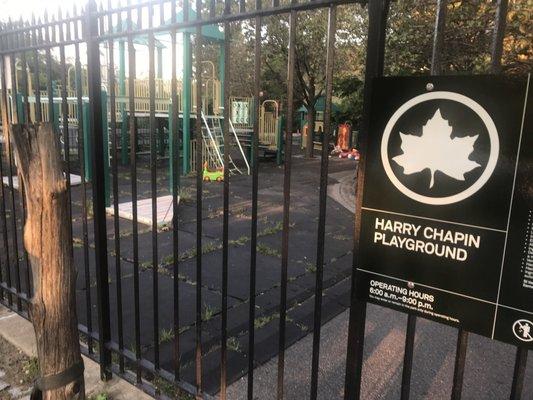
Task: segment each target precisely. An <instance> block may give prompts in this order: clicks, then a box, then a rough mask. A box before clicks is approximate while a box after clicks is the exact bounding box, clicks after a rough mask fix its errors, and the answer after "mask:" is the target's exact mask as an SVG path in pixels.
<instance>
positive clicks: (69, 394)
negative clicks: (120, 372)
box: [11, 123, 85, 400]
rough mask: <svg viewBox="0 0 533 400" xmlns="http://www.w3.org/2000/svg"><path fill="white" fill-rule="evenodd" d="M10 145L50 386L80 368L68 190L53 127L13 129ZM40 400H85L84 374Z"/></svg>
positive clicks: (33, 308) (42, 363)
mask: <svg viewBox="0 0 533 400" xmlns="http://www.w3.org/2000/svg"><path fill="white" fill-rule="evenodd" d="M11 141H12V143H13V145H14V151H15V157H16V159H17V166H18V173H19V179H22V182H23V183H24V188H25V200H26V207H27V209H26V223H25V226H24V245H25V247H26V250H27V252H28V256H29V259H30V264H31V269H32V275H33V287H34V293H33V297H32V299H31V303H30V307H29V312H30V317H31V320H32V322H33V327H34V329H35V336H36V338H37V354H38V358H39V368H40V374H41V377H44V379H45V380H46V377H50V376H53V375H57V374H59V373H61V372H63V371H65V370H67V369H69V368H71V367H73V366H75V365H76V364H78V365H79V363H81V362H82V359H81V355H80V344H79V336H78V322H77V317H76V297H75V295H76V290H75V282H76V281H75V272H74V268H73V262H72V252H71V246H70V243H71V241H72V238H71V237H70V229H69V227H70V224H71V221H70V217H69V206H68V193H67V185H66V180H65V177H64V175H63V170H62V166H61V156H60V150H59V141H58V140H57V137H56V135H55V134H54V132H53V130H52V125H50V124H49V123H46V124H35V125H13V126H12V138H11ZM48 382H49V380H48ZM55 386H57V385H55ZM42 398H43V399H48V400H63V399H65V400H66V399H84V398H85V386H84V379H83V373H82V374H81V376H79V377H78V378H77V379H76V380H74V381H72V382H70V383H66V384H63V386H60V387H57V388H54V389H48V390H46V389H45V390H43V397H42Z"/></svg>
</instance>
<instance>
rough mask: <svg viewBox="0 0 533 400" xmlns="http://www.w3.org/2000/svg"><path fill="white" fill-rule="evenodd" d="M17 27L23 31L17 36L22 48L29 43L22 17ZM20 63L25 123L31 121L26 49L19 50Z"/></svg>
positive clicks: (26, 27)
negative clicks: (19, 38)
mask: <svg viewBox="0 0 533 400" xmlns="http://www.w3.org/2000/svg"><path fill="white" fill-rule="evenodd" d="M19 27H21V28H22V27H24V28H25V29H24V31H23V32H21V33H20V34H19V37H21V42H22V43H20V45H21V47H23V48H26V47H27V46H29V43H28V40H27V38H28V37H29V32H28V30H29V29H28V26H27V24H25V23H23V22H22V17H21V20H20V23H19ZM20 63H21V64H22V66H21V75H22V78H21V80H22V84H21V85H22V98H23V107H22V109H23V115H24V122H26V123H29V122H31V116H30V103H29V102H28V78H29V77H28V73H29V70H28V60H27V57H26V51H25V50H23V51H21V52H20Z"/></svg>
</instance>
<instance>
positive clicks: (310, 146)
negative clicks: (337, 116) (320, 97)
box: [305, 99, 316, 158]
mask: <svg viewBox="0 0 533 400" xmlns="http://www.w3.org/2000/svg"><path fill="white" fill-rule="evenodd" d="M315 114H316V111H315V99H312V103H311V105H309V106H308V107H307V140H306V143H305V156H306V157H307V158H313V152H314V149H315V144H314V143H313V137H314V135H315V117H316V115H315Z"/></svg>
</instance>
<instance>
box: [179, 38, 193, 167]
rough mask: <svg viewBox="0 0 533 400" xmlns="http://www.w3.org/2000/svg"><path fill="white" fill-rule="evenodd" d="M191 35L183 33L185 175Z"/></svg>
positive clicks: (190, 72)
mask: <svg viewBox="0 0 533 400" xmlns="http://www.w3.org/2000/svg"><path fill="white" fill-rule="evenodd" d="M191 75H192V60H191V35H190V33H188V32H184V33H183V93H182V97H181V99H182V100H181V101H182V102H183V108H182V109H183V144H182V146H183V150H182V154H183V166H182V171H183V174H184V175H187V174H188V173H189V171H190V154H189V149H190V143H191V126H190V125H191Z"/></svg>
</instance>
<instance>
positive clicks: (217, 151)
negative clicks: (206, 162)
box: [201, 111, 224, 166]
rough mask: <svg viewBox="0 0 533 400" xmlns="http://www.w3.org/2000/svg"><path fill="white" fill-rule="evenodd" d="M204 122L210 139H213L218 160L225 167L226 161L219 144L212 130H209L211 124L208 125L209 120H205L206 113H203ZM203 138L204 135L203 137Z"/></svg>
mask: <svg viewBox="0 0 533 400" xmlns="http://www.w3.org/2000/svg"><path fill="white" fill-rule="evenodd" d="M201 115H202V120H203V121H204V125H205V127H206V129H207V133H208V134H209V138H210V139H211V142H212V143H213V147H214V148H215V153H216V155H217V156H218V160H219V161H220V164H221V165H222V166H224V160H223V159H222V155H221V154H220V150H219V148H218V144H217V142H216V141H215V138H214V137H213V134H212V133H211V129H210V128H209V124H208V123H207V120H206V118H205V115H204V112H203V111H202V112H201ZM202 136H203V135H202ZM202 139H204V140H205V138H203V137H202Z"/></svg>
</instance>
